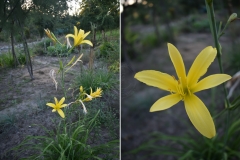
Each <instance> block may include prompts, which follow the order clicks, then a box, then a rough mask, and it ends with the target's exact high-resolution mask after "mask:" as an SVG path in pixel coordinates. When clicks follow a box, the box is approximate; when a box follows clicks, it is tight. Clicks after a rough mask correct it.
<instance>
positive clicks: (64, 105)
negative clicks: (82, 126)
mask: <svg viewBox="0 0 240 160" xmlns="http://www.w3.org/2000/svg"><path fill="white" fill-rule="evenodd" d="M66 106H68V105H67V104H62V105H61V106H60V107H59V108H63V107H66Z"/></svg>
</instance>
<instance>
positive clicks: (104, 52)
mask: <svg viewBox="0 0 240 160" xmlns="http://www.w3.org/2000/svg"><path fill="white" fill-rule="evenodd" d="M99 51H100V54H99V56H98V57H99V58H101V60H102V61H103V62H105V63H106V64H107V65H108V66H112V65H115V64H116V61H118V62H119V42H118V41H112V42H104V43H103V44H102V45H101V46H100V48H99Z"/></svg>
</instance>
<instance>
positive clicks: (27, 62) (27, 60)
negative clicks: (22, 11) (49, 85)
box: [18, 19, 34, 80]
mask: <svg viewBox="0 0 240 160" xmlns="http://www.w3.org/2000/svg"><path fill="white" fill-rule="evenodd" d="M18 25H19V27H20V28H21V29H20V35H21V36H22V40H23V47H24V52H25V58H26V66H27V69H28V73H29V75H30V77H31V80H33V79H34V77H33V69H32V62H31V57H30V53H29V49H28V45H27V40H26V37H25V34H24V32H23V26H22V24H21V22H20V20H19V19H18Z"/></svg>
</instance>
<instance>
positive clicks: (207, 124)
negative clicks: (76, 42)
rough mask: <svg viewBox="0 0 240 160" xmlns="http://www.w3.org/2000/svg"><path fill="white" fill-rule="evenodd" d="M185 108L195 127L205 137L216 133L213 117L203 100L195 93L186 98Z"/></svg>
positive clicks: (210, 136)
mask: <svg viewBox="0 0 240 160" xmlns="http://www.w3.org/2000/svg"><path fill="white" fill-rule="evenodd" d="M184 104H185V109H186V111H187V114H188V117H189V119H190V121H191V122H192V124H193V125H194V127H195V128H196V129H197V130H198V131H199V132H200V133H201V134H202V135H203V136H205V137H207V138H212V137H214V136H215V135H216V130H215V125H214V123H213V119H212V117H211V115H210V113H209V111H208V109H207V107H206V106H205V105H204V104H203V102H202V101H201V100H200V99H199V98H198V97H197V96H195V95H194V94H192V95H191V96H186V97H185V99H184Z"/></svg>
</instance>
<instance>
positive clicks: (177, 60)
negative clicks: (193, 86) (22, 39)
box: [168, 43, 186, 85]
mask: <svg viewBox="0 0 240 160" xmlns="http://www.w3.org/2000/svg"><path fill="white" fill-rule="evenodd" d="M168 52H169V55H170V58H171V60H172V63H173V65H174V68H175V70H176V72H177V75H178V78H179V79H181V81H182V83H183V85H186V71H185V66H184V63H183V59H182V56H181V54H180V53H179V51H178V49H177V48H176V47H175V46H174V45H172V44H171V43H168Z"/></svg>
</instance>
